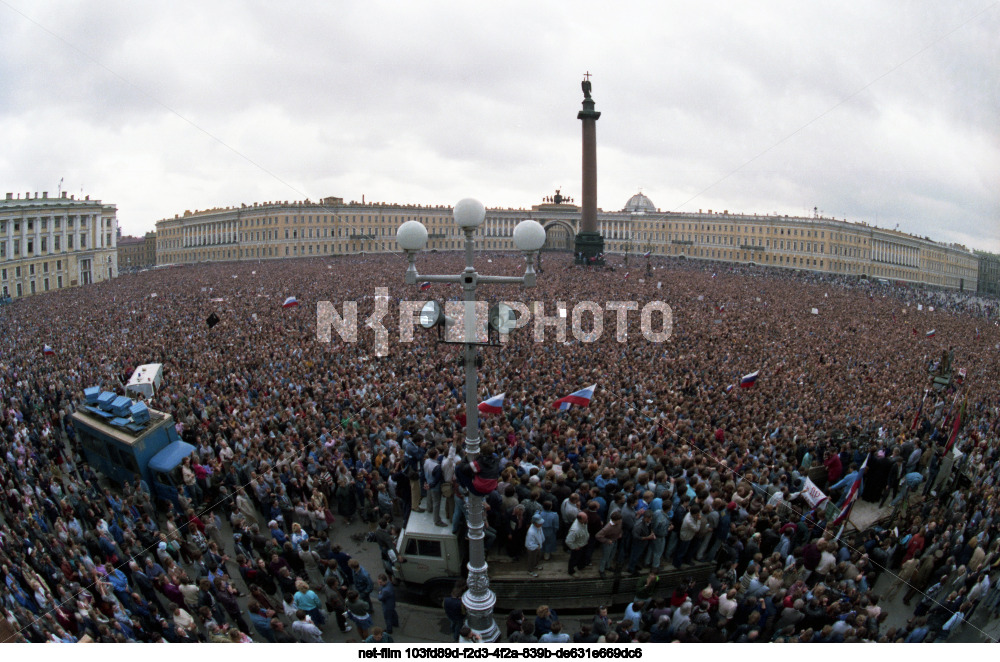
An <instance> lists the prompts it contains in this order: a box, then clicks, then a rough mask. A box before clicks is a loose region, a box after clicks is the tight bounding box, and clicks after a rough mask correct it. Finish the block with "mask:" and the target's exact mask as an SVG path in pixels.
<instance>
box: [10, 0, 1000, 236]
mask: <svg viewBox="0 0 1000 662" xmlns="http://www.w3.org/2000/svg"><path fill="white" fill-rule="evenodd" d="M15 6H16V7H17V8H18V9H19V10H20V11H21V12H23V13H24V14H26V15H28V16H30V17H31V18H32V19H33V20H34V21H36V22H37V24H38V25H36V24H35V23H32V22H30V21H28V20H26V19H25V18H23V17H22V16H21V15H19V14H17V13H16V12H14V11H11V10H10V9H9V8H7V7H0V14H3V17H2V20H0V80H4V81H5V85H4V88H3V90H2V91H0V131H2V132H3V135H4V136H5V148H4V150H3V151H2V153H0V181H3V182H4V183H5V185H6V189H7V190H14V191H24V190H29V189H30V190H54V188H55V183H56V182H58V180H59V178H60V177H65V178H66V189H67V190H70V191H71V192H77V191H78V190H79V188H80V187H81V186H82V187H84V188H85V189H86V192H87V193H90V194H92V195H95V196H99V197H101V198H102V199H104V200H108V201H112V202H115V203H117V204H118V207H119V217H120V219H121V221H122V224H123V226H124V229H125V231H126V232H133V233H135V232H141V231H144V230H146V229H150V228H152V225H153V223H154V222H155V220H156V219H158V218H162V217H166V216H172V215H173V214H175V213H180V212H183V211H184V210H185V209H194V208H205V207H212V206H219V205H226V204H236V203H239V202H252V201H259V200H276V199H281V200H284V199H297V198H300V197H305V196H308V197H311V198H312V199H317V198H319V197H321V196H325V195H339V196H343V197H345V198H347V199H360V198H361V195H362V194H364V195H365V196H366V199H369V200H372V199H374V200H384V201H399V202H412V203H420V204H449V203H452V202H454V201H455V200H457V199H459V198H461V197H466V196H468V195H474V196H477V197H480V198H481V199H482V200H483V201H484V202H485V203H486V204H488V205H496V206H529V205H531V204H533V203H536V202H538V201H539V200H540V198H541V196H543V195H546V194H548V193H551V190H552V189H553V188H554V187H555V186H562V187H563V190H564V192H566V193H568V194H569V195H578V194H579V191H578V188H579V177H580V166H579V158H580V156H579V154H580V153H579V138H580V127H579V122H578V121H577V120H576V112H577V110H578V109H579V107H580V106H579V103H580V99H581V93H580V88H579V80H580V78H581V74H582V73H583V72H584V71H586V70H588V69H589V70H590V71H591V72H593V73H594V75H595V77H594V97H595V99H596V101H597V107H598V110H601V111H602V113H603V116H602V118H601V120H600V122H599V123H598V166H599V176H598V182H599V191H598V201H599V204H600V205H601V206H602V207H603V208H605V209H617V208H620V207H621V206H622V205H623V204H624V202H625V200H627V199H628V197H629V196H630V195H631V194H632V193H634V192H635V190H636V189H637V188H638V187H640V186H641V187H642V188H643V190H644V192H645V193H646V194H647V195H649V196H650V197H651V198H652V199H653V200H654V202H655V203H656V204H657V205H659V206H660V207H661V208H662V209H664V210H673V209H678V210H682V211H691V210H697V209H699V208H702V209H708V208H712V209H730V210H736V211H743V212H750V213H754V212H757V213H770V212H775V211H777V212H780V213H795V214H802V213H808V212H809V211H811V209H812V208H813V207H814V206H816V207H819V208H820V209H821V210H823V211H824V212H825V213H826V214H827V215H834V216H837V217H839V218H842V217H845V216H846V217H847V218H849V219H851V220H864V221H867V222H875V221H876V220H877V222H878V224H879V225H882V226H894V225H895V224H896V223H899V225H900V228H901V229H904V230H906V231H909V232H913V233H915V234H918V235H929V236H931V237H932V238H934V239H939V240H947V241H961V242H963V243H965V244H967V245H970V246H973V247H977V248H989V249H993V250H1000V193H998V191H1000V186H998V184H1000V176H998V173H1000V141H998V135H1000V132H998V128H1000V110H998V107H997V105H996V99H997V98H998V97H1000V94H998V93H1000V76H998V72H1000V68H998V66H997V65H998V62H997V59H998V56H997V52H996V48H995V35H996V34H998V33H1000V11H998V10H997V8H996V7H994V8H992V9H989V10H987V11H986V12H983V13H982V14H980V15H978V16H976V14H977V12H980V11H981V10H982V9H983V5H982V4H976V3H973V2H956V3H945V4H935V5H931V4H927V5H926V6H914V5H913V4H912V3H901V2H889V1H884V2H875V3H867V4H865V5H859V6H851V5H848V6H846V7H845V6H840V5H838V6H834V5H829V6H818V7H817V6H814V5H803V4H802V3H792V2H776V3H766V4H764V5H759V4H758V5H745V6H744V5H736V4H726V5H720V6H709V7H705V6H694V5H692V6H690V7H687V6H684V5H674V4H673V3H662V4H661V3H658V4H655V5H652V4H645V3H634V4H633V3H627V2H626V3H617V4H614V5H613V6H612V5H610V4H608V3H597V2H589V1H588V2H578V3H573V4H572V5H571V6H568V5H560V4H556V3H551V4H550V3H537V2H512V3H502V4H497V5H495V6H494V5H486V6H480V5H477V4H469V3H459V2H443V3H316V4H314V5H292V6H289V5H287V4H277V3H256V4H246V3H236V2H231V3H226V2H223V3H193V2H190V3H185V2H181V3H170V4H167V5H163V4H160V5H153V4H146V3H126V2H118V3H102V2H80V3H73V4H70V5H65V4H64V3H53V2H49V3H47V2H33V3H31V4H28V3H25V2H23V1H21V2H20V3H19V4H16V5H15ZM974 16H975V18H972V20H969V19H970V18H971V17H974ZM963 22H965V24H964V25H963ZM39 25H40V26H43V28H44V29H42V28H40V27H39ZM50 33H52V34H56V35H59V36H60V37H62V38H63V39H65V41H66V42H69V43H70V44H72V47H70V46H67V44H66V43H64V42H63V41H61V40H60V39H58V38H54V37H53V36H52V34H50ZM866 86H867V87H866ZM182 117H183V118H186V120H187V121H185V120H184V119H182ZM237 152H238V153H237ZM244 157H246V158H244ZM248 159H249V160H248ZM251 161H252V163H251Z"/></svg>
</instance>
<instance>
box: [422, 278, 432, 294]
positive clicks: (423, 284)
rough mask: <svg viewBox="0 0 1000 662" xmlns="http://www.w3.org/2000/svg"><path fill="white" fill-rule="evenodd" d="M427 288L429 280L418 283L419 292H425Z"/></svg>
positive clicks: (429, 287)
mask: <svg viewBox="0 0 1000 662" xmlns="http://www.w3.org/2000/svg"><path fill="white" fill-rule="evenodd" d="M429 289H431V282H430V281H429V280H428V281H424V282H423V283H420V291H421V292H426V291H427V290H429Z"/></svg>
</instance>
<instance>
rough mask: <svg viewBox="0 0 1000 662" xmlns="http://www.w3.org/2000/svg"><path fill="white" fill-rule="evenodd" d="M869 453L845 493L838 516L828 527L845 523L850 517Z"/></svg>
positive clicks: (859, 489)
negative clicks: (845, 497) (845, 496)
mask: <svg viewBox="0 0 1000 662" xmlns="http://www.w3.org/2000/svg"><path fill="white" fill-rule="evenodd" d="M870 455H871V454H870V453H869V454H868V455H866V456H865V461H864V462H863V463H862V464H861V468H860V469H858V477H857V478H855V479H854V482H853V483H851V490H850V491H849V492H848V493H847V499H845V500H844V505H843V506H842V507H841V509H840V514H839V515H837V517H836V519H834V520H833V521H832V522H830V526H837V525H838V524H840V523H842V522H845V521H847V518H848V517H850V516H851V508H852V507H853V506H854V502H855V501H857V500H858V492H860V491H861V479H862V478H864V475H865V467H867V466H868V457H870Z"/></svg>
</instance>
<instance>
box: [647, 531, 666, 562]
mask: <svg viewBox="0 0 1000 662" xmlns="http://www.w3.org/2000/svg"><path fill="white" fill-rule="evenodd" d="M666 546H667V539H666V537H659V536H658V537H657V538H656V539H655V540H654V541H653V544H652V545H650V546H649V554H647V555H646V556H647V558H649V565H650V567H652V568H658V567H660V560H661V559H662V558H663V550H664V548H666Z"/></svg>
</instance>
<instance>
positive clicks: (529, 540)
mask: <svg viewBox="0 0 1000 662" xmlns="http://www.w3.org/2000/svg"><path fill="white" fill-rule="evenodd" d="M544 543H545V532H544V531H542V527H541V526H540V525H539V526H535V525H534V524H532V525H531V526H530V527H529V528H528V535H527V536H525V538H524V547H525V549H527V550H529V551H537V550H539V549H541V548H542V545H543V544H544Z"/></svg>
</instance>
